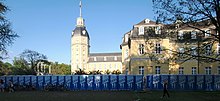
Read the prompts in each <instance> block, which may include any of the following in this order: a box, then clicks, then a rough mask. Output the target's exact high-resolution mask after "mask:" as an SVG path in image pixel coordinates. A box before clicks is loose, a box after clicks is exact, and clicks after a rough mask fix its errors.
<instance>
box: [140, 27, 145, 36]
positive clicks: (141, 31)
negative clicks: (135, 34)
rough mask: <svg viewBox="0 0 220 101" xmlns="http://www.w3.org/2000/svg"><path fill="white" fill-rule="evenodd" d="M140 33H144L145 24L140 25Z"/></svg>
mask: <svg viewBox="0 0 220 101" xmlns="http://www.w3.org/2000/svg"><path fill="white" fill-rule="evenodd" d="M139 35H144V27H143V26H140V27H139Z"/></svg>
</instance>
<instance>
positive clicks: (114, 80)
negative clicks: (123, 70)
mask: <svg viewBox="0 0 220 101" xmlns="http://www.w3.org/2000/svg"><path fill="white" fill-rule="evenodd" d="M117 89H118V76H117V75H110V90H117Z"/></svg>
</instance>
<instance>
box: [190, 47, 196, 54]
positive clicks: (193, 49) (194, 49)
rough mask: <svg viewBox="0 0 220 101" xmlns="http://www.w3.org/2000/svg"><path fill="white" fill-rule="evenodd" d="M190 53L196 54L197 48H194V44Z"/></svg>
mask: <svg viewBox="0 0 220 101" xmlns="http://www.w3.org/2000/svg"><path fill="white" fill-rule="evenodd" d="M191 54H192V55H197V49H196V47H195V46H194V47H192V48H191Z"/></svg>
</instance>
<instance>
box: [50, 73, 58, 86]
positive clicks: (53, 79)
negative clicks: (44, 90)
mask: <svg viewBox="0 0 220 101" xmlns="http://www.w3.org/2000/svg"><path fill="white" fill-rule="evenodd" d="M51 84H52V85H54V86H56V85H57V84H58V76H56V75H53V76H51Z"/></svg>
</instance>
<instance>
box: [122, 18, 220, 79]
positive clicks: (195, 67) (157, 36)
mask: <svg viewBox="0 0 220 101" xmlns="http://www.w3.org/2000/svg"><path fill="white" fill-rule="evenodd" d="M165 26H167V25H163V24H157V23H156V22H154V21H151V20H149V19H145V20H143V21H141V22H140V23H138V24H136V25H134V26H133V29H131V30H130V31H129V32H127V33H125V34H124V36H123V40H122V44H121V45H120V47H121V50H122V67H123V73H128V74H144V75H147V74H220V63H219V62H206V61H204V60H203V61H200V62H199V64H198V59H197V58H196V59H195V58H191V59H188V60H186V59H185V58H184V59H182V58H180V57H179V56H175V53H180V52H181V51H184V50H185V51H184V53H187V52H186V50H187V49H188V50H190V49H189V48H197V47H198V42H197V41H193V40H196V39H198V38H199V36H197V34H195V33H200V31H199V30H194V29H192V28H189V27H184V26H183V25H182V26H181V27H176V28H175V29H173V30H171V31H170V30H168V29H167V30H166V32H162V31H163V30H162V29H163V28H164V27H165ZM201 29H202V30H204V31H208V32H209V33H208V32H207V33H205V34H202V35H203V37H202V38H207V39H209V38H210V39H211V38H212V36H211V35H208V34H212V35H217V32H216V31H215V30H213V29H214V28H213V26H203V27H202V28H201ZM174 30H175V32H178V35H175V36H174V37H172V36H169V35H163V34H164V33H168V34H169V33H172V32H174ZM194 32H195V33H194ZM187 33H190V34H189V35H190V38H191V39H192V40H191V39H190V40H191V41H190V42H182V38H183V36H184V37H185V36H186V34H187ZM180 34H181V35H180ZM193 34H195V35H194V36H193ZM207 42H209V44H210V42H211V41H207ZM201 43H203V44H204V43H206V42H200V44H201ZM207 44H208V43H207ZM199 47H200V48H201V47H202V46H201V45H200V46H199ZM203 48H204V47H203ZM181 49H182V50H181ZM192 50H193V49H192ZM195 50H196V49H195ZM219 50H220V49H219V44H218V43H215V42H214V41H213V43H212V46H211V47H210V52H211V53H210V54H211V55H210V54H209V56H211V57H214V56H217V55H218V54H219ZM203 51H204V52H203V53H202V52H201V54H207V52H208V50H207V49H204V50H203ZM192 52H194V51H192ZM192 52H188V54H197V53H196V51H195V53H192ZM176 55H178V54H176ZM204 56H206V55H204Z"/></svg>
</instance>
